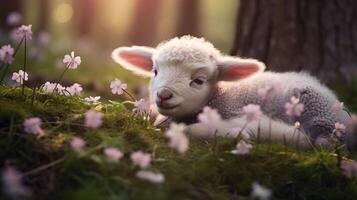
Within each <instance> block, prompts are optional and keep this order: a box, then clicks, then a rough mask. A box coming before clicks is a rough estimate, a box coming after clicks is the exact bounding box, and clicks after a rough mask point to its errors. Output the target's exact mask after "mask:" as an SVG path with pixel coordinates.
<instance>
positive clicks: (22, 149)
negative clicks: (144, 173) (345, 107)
mask: <svg viewBox="0 0 357 200" xmlns="http://www.w3.org/2000/svg"><path fill="white" fill-rule="evenodd" d="M89 109H96V110H100V111H101V112H102V113H103V114H104V118H103V125H102V126H101V127H100V128H98V129H95V130H93V129H88V128H86V127H85V126H84V115H83V114H84V113H85V112H86V111H87V110H89ZM131 110H132V105H131V104H130V103H129V104H128V103H127V102H108V103H100V104H96V105H88V104H87V103H86V102H85V101H84V100H83V98H81V97H67V96H61V95H56V94H45V93H41V92H35V93H33V91H32V90H30V89H25V95H22V93H21V88H14V87H5V86H0V147H1V151H0V159H1V161H2V162H1V166H0V168H2V169H4V168H5V167H6V166H12V167H14V168H16V169H17V170H18V171H20V172H22V173H23V181H24V184H25V185H26V186H27V187H28V188H30V189H31V191H32V195H31V196H30V197H29V198H30V199H86V200H90V199H251V192H252V184H253V183H259V184H260V185H263V186H265V187H266V188H269V189H270V190H271V191H272V198H271V199H357V179H356V178H352V179H349V178H347V177H346V176H345V175H344V174H343V172H342V170H341V168H340V165H339V163H338V159H337V156H336V154H335V153H334V152H332V151H326V150H319V149H317V150H315V151H298V150H296V149H292V148H290V147H287V146H284V145H278V144H270V143H259V142H257V141H256V142H255V143H254V144H253V148H252V151H251V152H250V153H249V154H247V155H234V154H231V153H230V151H231V150H232V149H234V148H235V145H236V144H237V140H236V139H235V138H220V137H217V138H215V139H212V140H208V141H206V140H201V139H194V138H190V145H189V150H188V151H187V152H186V153H185V154H182V155H181V154H178V153H176V152H175V151H173V150H172V149H171V148H169V147H168V145H167V142H168V141H167V138H166V137H165V134H164V130H160V129H158V128H156V127H154V126H153V125H152V124H151V122H148V121H145V120H144V119H142V118H141V117H138V116H135V115H133V113H132V111H131ZM28 117H39V118H41V119H42V121H43V124H42V128H43V129H44V131H45V132H46V135H45V136H44V137H41V138H37V137H36V136H35V135H33V134H28V133H25V132H24V129H23V121H24V119H26V118H28ZM74 136H77V137H81V138H83V139H84V140H85V141H86V142H87V144H86V146H85V147H84V148H83V150H82V151H81V152H79V153H78V152H75V151H73V149H72V148H71V146H70V141H71V139H72V138H73V137H74ZM106 147H116V148H118V149H120V150H121V151H123V152H124V154H125V155H124V157H123V158H122V159H121V160H120V161H119V162H117V163H110V162H108V161H107V159H106V157H105V155H104V154H103V150H104V148H106ZM137 150H142V151H144V152H147V153H150V154H151V156H152V165H151V166H150V167H149V168H148V169H147V170H149V171H152V172H160V173H162V174H163V175H164V177H165V180H164V182H163V183H159V184H154V183H151V182H148V181H145V180H141V179H139V178H137V177H136V173H137V172H138V170H139V168H138V167H136V166H134V165H133V164H132V162H131V160H130V156H129V155H130V153H132V152H134V151H137ZM353 158H354V159H356V158H357V156H351V155H348V154H347V152H345V153H344V154H343V159H346V160H347V159H353ZM5 189H6V188H5ZM5 192H6V190H3V191H2V193H0V198H1V199H7V198H8V199H11V198H10V197H9V196H6V193H5Z"/></svg>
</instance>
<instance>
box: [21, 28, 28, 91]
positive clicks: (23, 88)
mask: <svg viewBox="0 0 357 200" xmlns="http://www.w3.org/2000/svg"><path fill="white" fill-rule="evenodd" d="M24 38H25V53H24V66H23V69H24V77H21V79H22V96H24V94H25V82H26V81H25V74H26V63H27V62H26V61H27V60H26V57H27V51H26V49H27V42H26V35H25V36H24Z"/></svg>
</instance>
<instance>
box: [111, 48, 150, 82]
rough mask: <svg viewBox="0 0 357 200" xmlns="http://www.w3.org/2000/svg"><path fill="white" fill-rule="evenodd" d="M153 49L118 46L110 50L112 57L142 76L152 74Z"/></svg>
mask: <svg viewBox="0 0 357 200" xmlns="http://www.w3.org/2000/svg"><path fill="white" fill-rule="evenodd" d="M154 52H155V49H154V48H150V47H144V46H132V47H119V48H117V49H115V50H114V51H113V52H112V58H113V59H114V61H115V62H117V63H119V64H120V65H121V66H122V67H124V68H125V69H128V70H130V71H133V72H134V73H136V74H139V75H143V76H152V72H151V70H152V67H153V61H152V55H153V54H154Z"/></svg>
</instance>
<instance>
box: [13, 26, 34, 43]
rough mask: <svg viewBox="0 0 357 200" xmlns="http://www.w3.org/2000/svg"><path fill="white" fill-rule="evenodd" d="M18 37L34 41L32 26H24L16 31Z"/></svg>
mask: <svg viewBox="0 0 357 200" xmlns="http://www.w3.org/2000/svg"><path fill="white" fill-rule="evenodd" d="M15 33H16V35H17V37H18V38H21V39H22V38H26V40H31V39H32V25H31V24H30V25H27V26H25V25H22V26H20V27H19V28H18V29H17V30H16V32H15Z"/></svg>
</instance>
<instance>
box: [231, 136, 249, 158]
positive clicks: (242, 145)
mask: <svg viewBox="0 0 357 200" xmlns="http://www.w3.org/2000/svg"><path fill="white" fill-rule="evenodd" d="M252 147H253V146H252V145H251V144H248V143H246V142H245V141H244V140H241V141H239V142H238V144H237V146H236V149H235V150H232V151H231V153H232V154H237V155H244V154H248V153H249V152H250V149H251V148H252Z"/></svg>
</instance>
